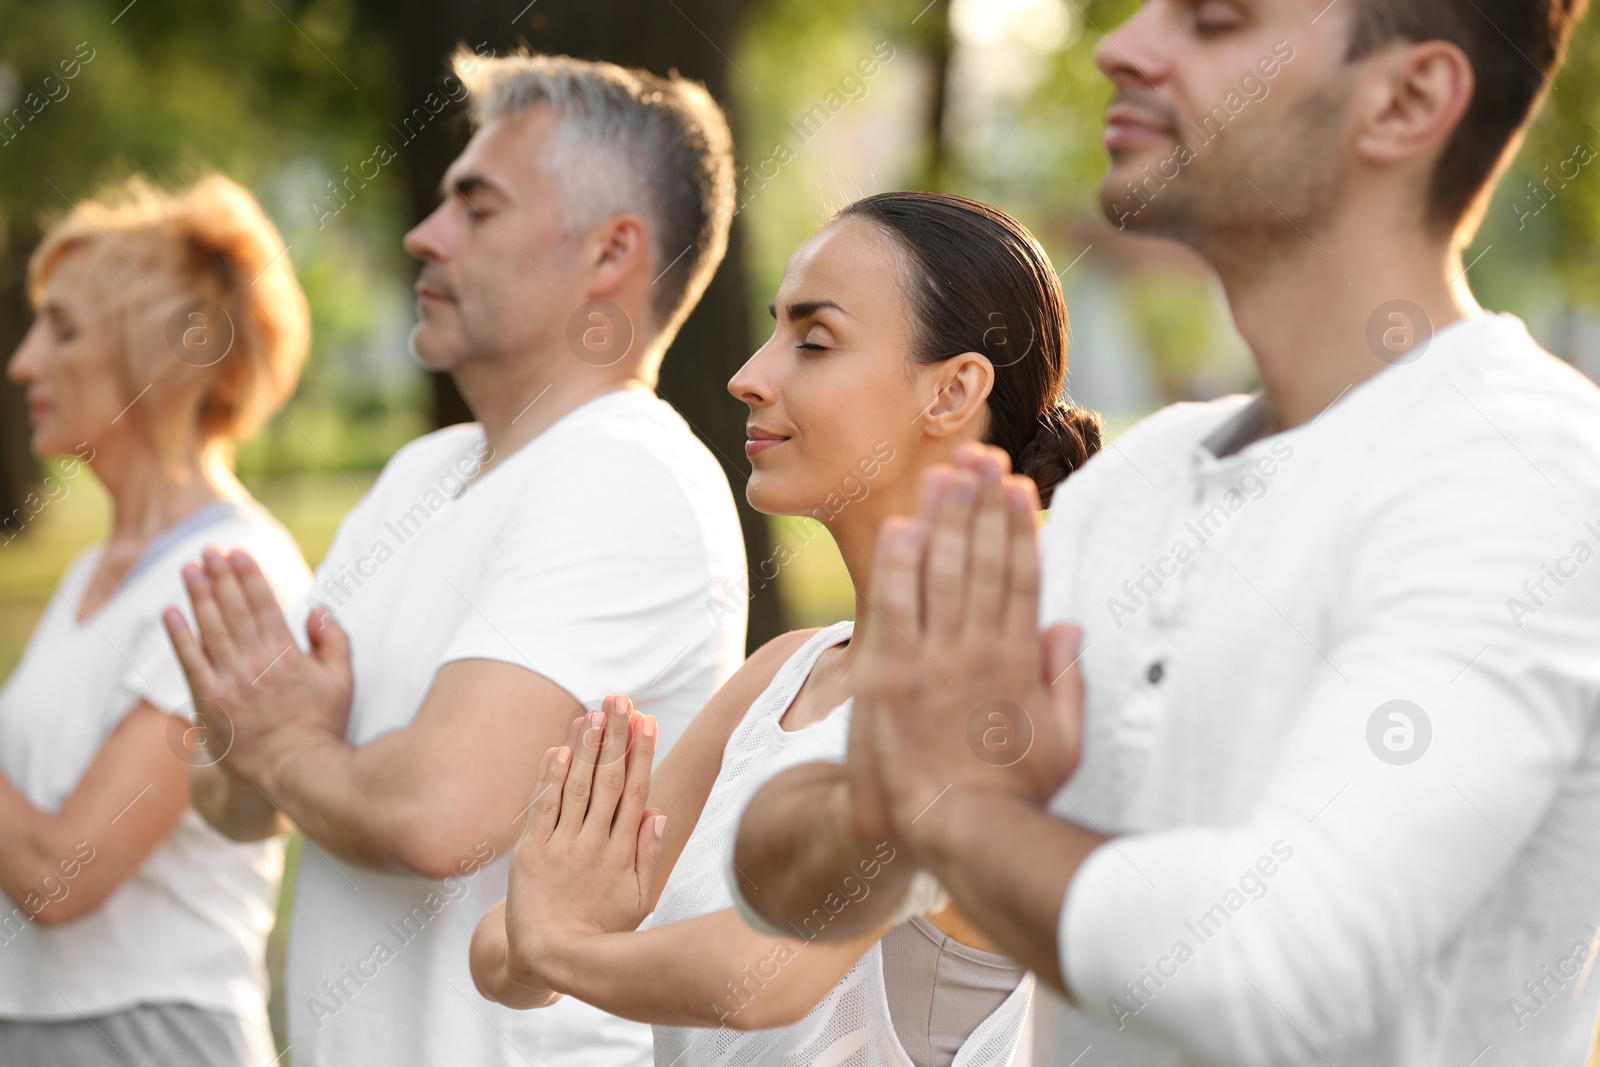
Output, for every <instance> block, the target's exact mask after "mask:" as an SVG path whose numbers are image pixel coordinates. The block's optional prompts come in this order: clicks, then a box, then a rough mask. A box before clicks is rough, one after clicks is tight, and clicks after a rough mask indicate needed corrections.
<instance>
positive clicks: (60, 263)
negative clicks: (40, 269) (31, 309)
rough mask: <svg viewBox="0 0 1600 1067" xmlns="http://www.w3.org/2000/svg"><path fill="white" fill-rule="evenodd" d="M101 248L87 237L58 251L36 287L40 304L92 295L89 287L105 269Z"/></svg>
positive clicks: (66, 302)
mask: <svg viewBox="0 0 1600 1067" xmlns="http://www.w3.org/2000/svg"><path fill="white" fill-rule="evenodd" d="M98 251H100V250H99V249H97V248H95V247H94V246H93V245H91V244H90V243H89V242H87V241H74V242H73V243H71V244H69V245H68V246H67V247H66V248H64V249H62V250H61V251H60V252H59V253H57V254H56V256H55V259H54V261H53V262H52V263H51V264H50V265H49V268H48V270H47V272H46V273H45V276H44V279H43V281H42V282H41V283H40V284H39V285H38V286H37V288H36V290H35V291H36V292H37V294H38V299H39V303H40V305H44V304H52V305H56V306H60V305H63V304H76V303H81V302H82V300H83V299H86V298H87V297H89V296H90V295H92V294H91V293H90V292H89V291H88V290H89V289H90V287H91V286H92V285H94V283H95V282H96V281H98V280H99V274H100V273H101V271H100V270H99V269H97V268H99V267H100V264H98V263H97V262H96V260H97V258H100V257H97V256H96V255H95V253H96V252H98Z"/></svg>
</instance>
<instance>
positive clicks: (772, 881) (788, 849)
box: [733, 763, 916, 941]
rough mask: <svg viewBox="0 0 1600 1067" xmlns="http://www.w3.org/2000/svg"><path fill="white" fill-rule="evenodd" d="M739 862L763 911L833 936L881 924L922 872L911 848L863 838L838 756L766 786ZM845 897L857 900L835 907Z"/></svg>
mask: <svg viewBox="0 0 1600 1067" xmlns="http://www.w3.org/2000/svg"><path fill="white" fill-rule="evenodd" d="M733 862H734V867H735V869H736V870H737V871H738V874H739V878H740V884H741V888H742V889H743V891H744V896H745V900H746V901H748V902H749V904H750V905H751V906H752V907H753V908H755V910H756V911H757V912H758V913H759V914H760V915H761V916H762V917H763V918H765V919H766V920H767V921H768V922H771V923H774V924H776V925H778V926H780V927H785V928H789V929H794V930H796V931H804V934H803V936H807V937H813V936H814V937H818V938H820V939H821V940H829V941H836V940H840V939H842V938H853V937H859V936H861V935H863V934H866V933H868V932H870V931H872V930H874V929H877V928H880V927H882V926H883V925H884V924H885V923H886V922H887V920H888V919H889V918H890V916H891V915H892V914H893V912H894V909H895V906H896V905H897V904H898V903H899V901H900V899H901V898H902V896H903V895H904V893H905V889H906V886H907V885H908V884H909V883H910V881H911V876H912V875H913V874H915V873H916V867H915V865H914V864H913V863H912V862H911V861H910V857H909V855H908V854H906V853H905V852H904V851H901V852H899V853H897V852H896V850H895V849H894V848H893V847H892V846H890V845H888V843H886V842H877V843H875V844H871V845H864V844H862V843H861V842H860V841H859V840H858V839H857V837H856V835H855V832H854V830H853V829H852V827H851V821H850V817H849V790H848V787H847V784H846V781H845V768H844V767H843V766H842V765H839V764H834V763H808V764H805V765H803V766H800V767H795V768H792V769H791V770H788V771H785V772H784V773H782V774H780V775H778V776H777V777H776V778H774V779H773V780H772V781H770V782H768V783H767V784H766V785H765V786H764V787H762V789H761V791H760V792H759V793H757V794H756V796H755V799H754V800H752V801H751V803H750V806H749V807H748V808H747V809H745V815H744V820H743V821H742V822H741V823H740V824H739V833H738V837H737V838H736V840H735V842H734V856H733ZM860 886H865V887H866V888H867V892H866V893H864V894H863V893H862V892H861V890H860V889H859V888H858V887H860ZM840 899H843V900H847V901H849V904H850V906H849V907H845V908H839V909H836V908H833V907H830V906H829V902H830V901H836V900H840Z"/></svg>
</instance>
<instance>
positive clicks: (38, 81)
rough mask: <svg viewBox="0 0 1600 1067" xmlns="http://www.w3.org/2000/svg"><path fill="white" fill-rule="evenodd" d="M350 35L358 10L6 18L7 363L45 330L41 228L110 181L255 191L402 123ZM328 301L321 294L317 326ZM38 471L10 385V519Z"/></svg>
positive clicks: (173, 3) (4, 509)
mask: <svg viewBox="0 0 1600 1067" xmlns="http://www.w3.org/2000/svg"><path fill="white" fill-rule="evenodd" d="M349 27H350V10H349V7H348V4H347V3H346V2H345V0H315V2H312V3H299V4H295V3H288V2H286V0H280V2H277V3H275V2H274V0H243V2H241V3H231V4H222V5H213V4H210V3H207V2H205V0H164V2H159V3H150V2H142V3H133V4H130V3H128V2H127V0H56V2H52V3H51V4H48V5H44V4H6V5H4V6H0V174H4V176H5V180H4V181H3V182H0V359H8V358H9V357H10V355H11V353H12V352H13V351H14V350H15V348H16V346H17V344H18V343H19V342H20V340H21V338H22V335H23V333H24V331H25V330H26V329H27V326H28V324H29V322H30V321H31V319H32V312H31V310H30V308H29V306H28V301H27V294H26V292H25V288H24V285H25V280H26V267H27V256H28V253H29V252H30V251H31V250H32V249H33V247H34V245H36V244H37V243H38V239H39V236H40V226H41V222H42V221H44V220H48V219H49V218H52V217H56V216H60V215H62V214H64V213H65V212H67V211H69V210H70V209H71V207H72V205H73V204H74V203H76V202H77V201H78V200H79V199H81V198H83V197H85V196H87V195H90V194H92V193H94V192H95V191H96V190H97V188H98V187H99V186H101V185H102V184H104V183H105V182H107V181H110V180H113V179H116V178H119V177H123V176H126V175H128V174H131V173H134V172H144V173H148V174H150V175H151V176H153V177H155V178H156V179H157V180H172V179H182V178H185V177H192V176H194V175H195V174H196V173H198V172H199V171H201V170H202V169H206V168H216V169H220V170H222V171H224V172H225V173H227V174H229V175H230V176H231V177H234V178H235V179H237V180H239V181H241V182H243V183H244V184H246V185H248V186H252V187H255V186H257V185H258V184H259V183H260V182H261V181H262V180H263V179H264V178H266V177H268V176H270V175H272V174H274V173H275V171H276V169H277V168H279V167H281V166H283V165H284V163H285V162H286V161H289V160H293V159H295V158H299V157H303V156H305V155H306V154H307V153H308V152H310V153H312V154H316V153H318V152H325V153H327V154H329V155H332V156H337V155H341V154H348V153H349V152H350V151H351V150H352V147H353V146H354V145H355V144H366V143H369V137H368V135H367V130H368V129H369V128H370V127H372V126H374V125H378V124H380V122H381V120H380V119H379V118H378V116H379V115H386V114H388V113H389V112H390V111H391V110H392V109H393V105H392V103H391V101H390V99H389V97H388V95H387V94H386V87H385V82H384V79H383V78H381V77H379V76H377V72H378V71H380V70H382V69H383V66H382V63H383V60H384V58H385V57H384V56H383V54H382V53H381V52H380V51H379V50H378V48H377V47H376V46H375V45H374V43H373V42H363V41H357V40H346V34H347V31H348V30H349ZM334 56H337V59H334V58H333V57H334ZM241 72H245V73H244V74H243V75H242V74H241ZM358 85H359V86H360V88H359V90H358V89H357V88H356V86H358ZM312 131H314V132H312ZM197 146H203V148H202V147H197ZM279 214H280V215H281V214H282V213H281V212H279ZM281 221H282V220H281V219H280V222H281ZM288 236H289V235H288V232H287V228H286V237H288ZM289 239H290V240H291V242H292V237H289ZM296 258H298V257H296ZM325 295H326V294H323V293H319V292H317V291H315V290H313V291H312V292H311V297H312V308H313V315H314V316H318V313H319V311H324V310H325V309H326V308H327V307H328V306H329V304H330V303H331V301H329V300H328V299H325V298H323V297H325ZM316 324H317V325H319V326H320V325H321V323H320V321H318V322H317V323H316ZM36 473H37V471H36V468H35V466H34V465H33V463H32V460H31V457H29V455H28V450H27V420H26V413H25V411H24V409H23V406H22V403H21V392H20V390H18V389H16V388H15V387H13V386H11V385H10V384H9V383H6V384H5V385H3V386H0V514H9V513H10V511H11V509H12V508H13V507H14V506H16V504H17V503H18V501H19V500H20V498H21V496H22V494H24V493H25V492H26V491H27V488H28V487H29V486H30V485H31V483H32V480H33V478H34V477H35V475H36Z"/></svg>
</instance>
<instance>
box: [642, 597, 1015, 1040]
mask: <svg viewBox="0 0 1600 1067" xmlns="http://www.w3.org/2000/svg"><path fill="white" fill-rule="evenodd" d="M853 627H854V624H853V623H851V622H848V621H846V622H840V623H835V624H834V625H832V626H829V627H825V628H824V629H822V630H820V631H818V632H817V633H816V634H815V635H813V636H812V638H811V639H810V640H809V641H807V642H806V643H805V644H804V645H803V646H801V648H800V649H799V651H797V652H796V653H795V654H794V655H793V656H791V657H789V659H788V660H787V661H786V662H785V663H784V664H783V666H782V667H780V668H779V669H778V672H777V674H776V675H774V676H773V679H772V682H771V683H770V684H769V685H768V686H767V688H766V689H765V690H764V691H763V692H762V694H761V695H760V696H759V697H757V698H756V700H755V702H754V703H753V704H751V706H750V710H749V711H748V712H746V713H745V717H744V719H743V721H741V722H740V723H739V726H738V728H737V729H736V730H734V732H733V736H732V737H731V738H730V739H729V740H728V746H727V748H726V749H725V750H724V751H723V755H722V768H721V770H720V771H718V773H717V780H716V783H715V784H714V785H713V786H712V787H711V793H710V795H709V796H708V797H707V798H706V805H705V810H704V811H703V812H701V814H700V821H699V822H698V823H697V824H696V826H695V828H694V832H693V833H692V834H691V835H690V837H689V841H688V843H687V844H686V845H685V846H684V850H683V854H682V855H681V856H679V858H678V862H677V865H676V866H674V867H673V870H672V876H671V877H670V878H668V879H667V884H666V886H665V887H664V888H663V890H662V893H661V899H660V901H659V902H658V903H657V906H656V910H655V912H654V914H653V915H652V916H651V918H650V920H649V922H648V923H647V924H646V925H647V926H663V925H666V924H667V923H673V922H681V921H683V920H685V919H692V918H696V917H698V916H701V915H709V914H711V913H712V912H717V911H722V910H724V909H727V908H732V907H733V897H732V895H731V893H730V892H729V890H728V886H727V882H726V881H725V879H724V877H723V870H724V869H725V867H726V865H727V860H726V857H727V856H729V855H731V854H732V851H733V842H734V837H735V834H736V832H737V830H738V827H737V819H738V817H739V816H740V814H741V813H742V812H743V811H744V806H745V802H746V800H747V798H748V796H749V794H750V793H751V792H753V791H754V790H755V789H756V788H759V787H760V786H761V785H762V784H764V783H765V782H767V781H768V780H770V779H771V778H772V777H773V775H775V774H776V773H778V771H779V770H782V769H785V768H787V767H789V766H794V765H797V764H799V763H804V762H808V761H811V760H830V761H833V762H839V761H841V760H842V759H843V758H844V754H845V751H846V748H847V740H848V736H849V714H848V708H849V702H848V701H847V702H846V703H845V704H843V705H841V706H840V708H836V709H834V711H833V712H831V713H830V714H829V715H828V717H827V718H826V719H824V720H822V721H821V722H818V723H814V724H813V725H811V726H808V727H806V728H804V729H801V730H794V731H787V730H784V729H783V728H782V727H781V726H780V725H779V722H778V720H779V719H781V718H782V717H783V714H784V712H785V711H786V710H788V707H789V704H790V702H791V701H793V699H794V696H795V694H796V693H798V692H799V691H800V687H801V685H802V684H804V682H805V680H806V677H807V676H808V675H810V673H811V668H812V667H813V666H814V665H815V663H816V661H817V657H818V656H820V655H821V654H822V652H823V650H824V649H826V648H829V647H831V646H833V645H835V644H838V643H839V642H841V641H843V640H845V639H846V638H848V637H849V636H850V634H851V632H852V630H853ZM841 709H844V711H843V713H841ZM891 862H892V861H891ZM865 884H867V885H868V889H867V892H870V883H865ZM858 899H860V898H858ZM844 906H845V907H848V906H849V905H848V904H845V905H844ZM895 933H896V932H895V931H891V932H890V934H889V935H888V936H890V937H893V936H895ZM796 937H797V938H801V939H803V937H804V935H802V934H798V933H797V935H796ZM789 951H791V952H792V951H793V948H792V945H791V947H790V949H789ZM751 962H752V964H753V966H749V967H746V968H745V971H746V972H747V973H745V974H742V975H740V976H738V978H739V988H737V989H736V986H735V983H732V982H730V983H729V985H728V991H729V995H728V997H727V998H726V1010H727V1011H728V1012H729V1013H730V1014H734V1013H736V1012H737V1011H738V1010H740V1008H741V1006H742V1005H743V1004H744V1003H747V1002H748V1001H749V1000H750V999H753V998H754V997H759V996H760V989H761V986H762V984H763V983H762V974H761V972H762V971H763V970H765V974H766V977H767V978H771V977H772V976H773V975H774V974H776V970H775V969H774V968H775V967H778V966H781V962H782V961H781V959H777V960H774V961H771V962H769V961H765V960H753V961H751ZM1033 986H1034V978H1033V975H1031V974H1029V975H1026V976H1025V977H1024V978H1023V979H1022V981H1021V982H1020V983H1019V984H1018V986H1017V988H1016V989H1015V990H1014V991H1013V992H1012V993H1011V994H1010V996H1008V997H1007V998H1006V999H1005V1001H1004V1002H1003V1003H1002V1004H1001V1005H1000V1007H999V1008H997V1009H995V1011H994V1012H993V1013H991V1014H990V1015H989V1016H988V1017H987V1018H985V1019H984V1020H983V1022H981V1023H980V1024H979V1025H978V1027H977V1028H976V1029H975V1030H974V1031H973V1032H972V1034H971V1035H970V1036H969V1037H968V1038H967V1039H966V1041H965V1042H963V1043H962V1045H961V1048H960V1050H959V1051H958V1052H957V1053H956V1057H955V1061H954V1067H1009V1065H1012V1064H1023V1063H1026V1062H1027V1061H1028V1059H1029V1048H1028V1045H1029V1041H1028V1037H1029V1030H1030V1027H1029V1022H1030V1016H1029V1011H1030V1007H1031V1005H1032V1000H1033ZM654 1029H655V1056H656V1064H657V1067H668V1065H671V1067H724V1065H727V1067H733V1065H738V1067H746V1065H761V1067H790V1065H793V1067H801V1065H807V1067H809V1065H815V1067H912V1061H911V1058H910V1057H909V1056H908V1055H907V1054H906V1051H905V1049H904V1048H903V1047H902V1045H901V1044H900V1040H899V1038H898V1037H897V1036H896V1034H895V1031H894V1026H893V1023H892V1022H891V1019H890V1015H889V1000H888V995H887V993H886V991H885V988H884V972H883V956H882V950H881V948H880V946H879V945H876V944H875V945H873V946H872V947H871V948H870V949H868V950H867V952H866V954H865V955H863V956H862V957H861V959H860V960H858V961H857V962H856V964H855V966H854V967H852V968H850V971H849V973H848V974H846V975H845V976H844V978H842V979H841V980H840V981H839V984H838V985H836V986H834V987H833V989H832V991H830V992H829V993H828V995H827V996H826V997H824V998H823V1000H822V1003H820V1004H818V1005H817V1006H816V1008H814V1009H813V1010H812V1011H811V1013H810V1014H809V1015H807V1016H806V1017H805V1018H804V1019H802V1020H800V1021H799V1022H797V1023H795V1024H793V1025H792V1026H784V1027H778V1028H775V1029H771V1030H756V1031H751V1032H740V1031H737V1030H732V1029H729V1028H728V1027H726V1026H724V1027H720V1028H717V1029H703V1028H684V1027H671V1026H657V1027H655V1028H654Z"/></svg>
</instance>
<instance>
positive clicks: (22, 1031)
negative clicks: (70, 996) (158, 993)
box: [0, 1004, 277, 1067]
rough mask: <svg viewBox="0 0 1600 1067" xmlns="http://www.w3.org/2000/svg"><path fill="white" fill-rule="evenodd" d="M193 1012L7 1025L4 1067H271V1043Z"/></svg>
mask: <svg viewBox="0 0 1600 1067" xmlns="http://www.w3.org/2000/svg"><path fill="white" fill-rule="evenodd" d="M258 1029H261V1028H258V1027H255V1026H249V1025H247V1024H245V1023H244V1022H243V1021H242V1020H241V1019H239V1018H238V1017H237V1016H235V1015H231V1014H228V1013H226V1012H220V1011H207V1010H205V1009H204V1008H196V1007H193V1006H192V1005H189V1004H141V1005H139V1006H138V1007H134V1008H129V1009H127V1010H126V1011H119V1012H113V1013H112V1014H110V1015H97V1016H94V1017H86V1018H79V1019H67V1020H61V1021H50V1022H46V1021H41V1020H36V1019H0V1064H4V1065H5V1067H127V1065H130V1064H131V1065H132V1067H270V1065H271V1064H272V1063H273V1062H274V1060H273V1057H274V1056H276V1055H277V1053H276V1051H275V1050H274V1049H273V1047H272V1035H271V1034H269V1033H266V1032H265V1030H264V1029H261V1032H257V1030H258Z"/></svg>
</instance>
